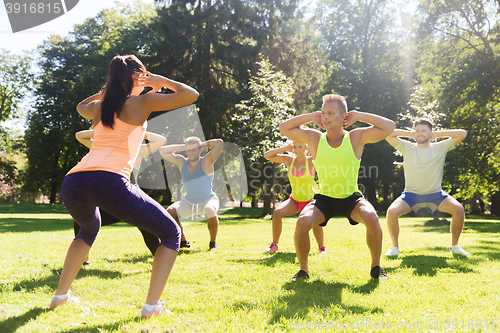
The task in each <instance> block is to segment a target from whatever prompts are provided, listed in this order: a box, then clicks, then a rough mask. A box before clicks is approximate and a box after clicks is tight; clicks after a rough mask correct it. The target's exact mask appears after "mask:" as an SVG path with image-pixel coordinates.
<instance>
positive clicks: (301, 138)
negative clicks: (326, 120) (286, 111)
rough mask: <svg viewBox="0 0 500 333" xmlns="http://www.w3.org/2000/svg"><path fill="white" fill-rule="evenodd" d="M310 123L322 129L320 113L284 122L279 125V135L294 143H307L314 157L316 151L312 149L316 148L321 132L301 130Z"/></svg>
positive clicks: (296, 117) (303, 115) (307, 129)
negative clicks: (281, 134)
mask: <svg viewBox="0 0 500 333" xmlns="http://www.w3.org/2000/svg"><path fill="white" fill-rule="evenodd" d="M310 122H314V123H316V124H317V125H318V126H320V127H321V128H323V127H322V125H321V111H315V112H312V113H308V114H302V115H300V116H295V117H293V118H291V119H288V120H285V121H284V122H282V123H281V124H280V125H279V129H280V131H281V133H283V135H285V136H286V137H287V138H289V139H290V140H292V141H294V142H300V143H307V144H308V145H309V148H311V150H310V151H311V154H313V156H315V154H316V150H315V149H314V148H315V147H316V146H317V141H318V140H319V137H320V136H321V132H320V131H317V130H314V129H309V128H302V125H305V124H308V123H310Z"/></svg>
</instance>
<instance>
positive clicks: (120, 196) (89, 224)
mask: <svg viewBox="0 0 500 333" xmlns="http://www.w3.org/2000/svg"><path fill="white" fill-rule="evenodd" d="M144 87H151V88H152V90H151V91H149V92H148V93H147V94H143V95H140V94H141V93H142V91H143V89H144ZM161 88H167V89H170V90H172V91H173V92H174V93H172V94H157V93H156V92H157V91H158V90H160V89H161ZM197 98H198V92H197V91H196V90H195V89H193V88H191V87H189V86H187V85H185V84H183V83H179V82H176V81H173V80H170V79H168V78H165V77H163V76H161V75H156V74H153V73H150V72H147V71H146V69H145V67H144V65H143V64H142V63H141V61H140V60H139V59H137V58H136V57H135V56H133V55H128V56H116V57H114V58H113V60H112V61H111V63H110V65H109V70H108V77H107V82H106V85H105V86H104V87H103V89H102V90H101V91H100V92H99V93H97V94H95V95H92V96H90V97H88V98H86V99H84V100H83V101H82V102H80V104H78V106H77V111H78V113H80V115H82V116H83V117H84V118H86V119H92V125H93V128H94V140H93V144H92V148H91V149H90V152H89V153H88V154H87V155H86V156H85V157H84V158H83V159H82V161H80V163H78V164H77V166H75V167H74V168H73V169H71V170H70V172H68V174H67V175H66V177H65V179H64V181H63V185H62V188H61V196H62V199H63V203H64V205H65V206H66V209H67V210H68V212H69V213H70V214H71V216H72V217H73V218H74V220H75V221H76V222H77V223H78V225H79V226H80V232H79V233H78V235H77V237H76V238H75V239H74V240H73V242H72V243H71V246H70V247H69V249H68V253H67V255H66V260H65V261H64V266H63V270H62V273H61V278H60V280H59V285H58V287H57V290H56V293H55V296H54V297H53V299H52V301H51V303H50V307H57V306H60V305H63V304H65V303H66V302H67V301H68V300H70V292H69V288H70V286H71V284H72V283H73V280H74V278H75V277H76V274H77V273H78V271H79V269H80V267H81V266H82V264H83V261H84V260H85V257H86V256H87V254H88V253H89V251H90V247H91V246H92V244H93V242H94V239H95V237H96V235H97V233H98V231H99V228H100V224H101V221H100V213H99V208H98V207H101V208H102V209H104V210H106V211H107V212H108V213H110V214H112V215H113V216H116V217H117V218H119V219H121V220H123V221H126V222H127V223H129V224H132V225H134V226H136V227H139V228H142V229H145V230H147V231H149V232H151V233H152V234H154V235H155V236H157V237H158V238H160V240H161V243H160V246H159V247H158V249H157V250H156V254H155V258H154V261H153V269H152V274H151V281H150V286H149V292H148V294H147V297H146V302H145V305H144V307H143V309H142V312H141V315H142V316H145V317H151V316H154V315H159V314H161V313H164V312H168V310H166V309H165V308H164V306H163V304H162V303H161V302H160V296H161V294H162V292H163V289H164V288H165V284H166V282H167V279H168V276H169V274H170V271H171V270H172V267H173V265H174V263H175V259H176V257H177V252H178V250H179V243H180V230H179V227H178V226H177V224H176V223H175V221H174V220H173V219H172V217H171V216H170V214H168V213H167V211H166V210H165V209H164V208H163V207H162V206H161V205H160V204H158V203H157V202H156V201H155V200H153V199H152V198H150V197H149V196H148V195H146V194H145V193H144V192H143V191H142V190H141V189H140V188H138V187H136V186H133V185H132V184H130V173H131V171H132V167H133V165H134V162H135V159H136V157H137V154H138V151H139V147H140V145H141V143H142V140H143V138H144V133H145V131H146V127H147V122H146V120H147V119H148V117H149V115H150V113H151V112H154V111H165V110H173V109H177V108H179V107H183V106H186V105H188V104H191V103H193V102H194V101H196V99H197Z"/></svg>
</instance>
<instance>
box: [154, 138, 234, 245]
mask: <svg viewBox="0 0 500 333" xmlns="http://www.w3.org/2000/svg"><path fill="white" fill-rule="evenodd" d="M223 146H224V142H223V141H222V140H221V139H212V140H208V141H205V142H201V140H200V138H198V137H195V136H192V137H189V138H186V139H185V140H184V144H173V145H168V146H164V147H161V148H160V154H161V155H162V156H163V157H164V158H165V159H166V160H167V161H168V162H170V163H172V164H175V165H177V167H178V168H179V170H180V171H181V177H182V184H183V185H184V190H185V191H186V194H185V195H183V196H182V198H181V200H179V201H177V202H174V203H173V204H172V205H170V207H168V208H167V211H168V212H169V213H170V215H172V217H173V218H174V219H175V221H176V222H177V224H178V225H179V226H180V228H181V245H180V247H181V248H182V247H186V248H189V247H191V244H190V243H189V241H188V240H187V239H186V235H185V234H184V228H183V227H182V224H181V219H187V218H189V217H191V218H193V216H194V215H199V214H200V212H202V213H205V218H206V219H207V227H208V232H209V234H210V242H209V243H208V249H209V250H216V249H218V247H219V246H218V245H217V242H216V238H217V232H218V230H219V217H218V216H217V211H218V210H219V205H220V203H219V198H217V196H216V195H215V193H214V191H213V190H212V188H213V183H212V182H213V179H214V163H215V161H217V159H218V158H219V156H220V154H221V152H222V147H223ZM205 148H208V149H210V151H209V152H208V153H207V154H206V155H204V156H203V157H202V156H201V153H202V152H203V150H204V149H205ZM179 151H186V153H187V158H186V157H184V156H182V155H180V154H176V152H179Z"/></svg>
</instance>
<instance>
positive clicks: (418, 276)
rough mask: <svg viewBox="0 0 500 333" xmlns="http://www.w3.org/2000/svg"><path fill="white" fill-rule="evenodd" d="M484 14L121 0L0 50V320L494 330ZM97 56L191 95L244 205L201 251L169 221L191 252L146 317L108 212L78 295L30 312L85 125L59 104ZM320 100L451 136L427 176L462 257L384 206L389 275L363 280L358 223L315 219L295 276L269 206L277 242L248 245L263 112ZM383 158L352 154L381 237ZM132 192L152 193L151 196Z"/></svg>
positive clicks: (73, 325)
mask: <svg viewBox="0 0 500 333" xmlns="http://www.w3.org/2000/svg"><path fill="white" fill-rule="evenodd" d="M103 2H104V1H103ZM106 3H108V2H106ZM82 4H83V0H81V1H80V5H82ZM77 8H78V7H77ZM499 15H500V2H499V1H493V0H492V1H464V0H453V1H452V0H442V1H433V0H422V1H418V0H417V1H412V2H410V3H407V2H404V1H381V0H359V1H355V0H338V1H313V2H301V1H281V0H274V1H273V0H260V1H238V0H229V1H215V0H212V1H191V2H190V1H155V2H154V5H152V4H151V3H149V4H148V3H141V2H132V3H131V2H130V1H129V2H127V3H122V4H115V5H112V4H110V6H109V8H108V9H105V10H102V11H100V12H99V14H97V15H95V16H91V17H89V18H88V19H87V20H85V21H84V22H83V23H81V24H77V25H75V26H74V28H73V29H72V30H71V32H70V33H68V34H55V35H52V36H50V37H47V38H46V39H45V40H44V42H43V43H42V44H41V45H40V46H39V47H37V48H36V49H35V50H33V51H31V52H28V53H23V54H16V53H15V52H11V51H8V50H5V49H2V50H0V78H1V79H0V126H1V127H0V141H1V142H0V147H1V148H0V178H1V179H0V201H3V202H0V244H1V246H0V262H1V263H2V269H1V272H0V332H30V333H32V332H55V331H57V332H79V333H81V332H175V331H179V332H195V331H196V332H214V331H217V332H248V331H254V332H264V331H266V332H281V331H284V332H290V331H292V332H293V331H297V330H299V329H302V330H304V331H320V330H321V329H323V330H326V331H334V330H342V331H353V330H354V329H357V330H358V331H399V330H407V331H444V330H453V331H457V332H464V331H471V330H475V331H484V332H490V331H498V328H499V325H500V322H499V319H500V318H498V313H500V308H499V304H500V294H499V290H500V289H499V288H498V284H499V282H498V281H500V264H499V260H498V259H499V258H500V245H499V242H498V232H499V231H500V224H499V223H498V218H497V217H495V215H499V214H500V198H499V197H500V194H499V193H498V183H499V172H500V165H499V154H498V153H499V151H498V150H499V149H500V144H499V140H498V138H499V131H500V129H499V126H498V122H499V118H498V113H499V103H500V99H499V98H498V94H499V80H500V75H499V73H498V72H499V69H500V64H499V61H498V60H499V56H498V50H499V43H500V25H499V22H498V18H499ZM19 40H20V41H21V40H22V38H21V37H20V38H19ZM2 46H3V45H2ZM2 46H0V48H1V47H2ZM116 54H135V55H137V56H138V57H139V58H140V59H141V60H143V61H144V63H145V65H146V66H147V68H148V70H150V71H152V72H157V73H160V74H162V75H165V76H167V77H171V78H173V79H175V80H179V81H181V82H186V83H187V84H189V85H191V86H193V87H195V88H196V89H197V90H198V91H199V92H200V98H199V99H198V101H197V102H196V107H197V108H198V114H199V118H200V120H201V124H202V127H203V132H204V134H205V137H206V138H207V139H210V138H222V139H224V141H225V142H232V143H235V144H236V145H238V146H239V147H240V148H241V150H242V152H243V157H244V160H245V164H246V173H247V182H248V184H247V185H248V190H249V195H248V197H247V199H246V200H247V201H248V205H253V206H257V203H258V202H259V201H261V202H262V204H263V205H262V207H258V208H235V209H232V210H229V211H227V212H225V213H224V214H222V215H221V228H220V233H219V235H220V236H219V238H218V242H219V245H220V249H219V250H218V251H217V252H209V251H206V245H207V244H206V243H207V242H208V239H207V231H206V225H205V224H203V223H198V222H193V223H188V224H186V232H187V233H189V237H190V239H191V240H192V244H193V248H192V249H190V250H188V251H181V252H180V255H179V257H178V260H177V262H176V265H175V267H174V271H173V274H172V276H171V278H170V279H169V282H168V284H167V288H166V292H165V293H164V295H163V296H164V297H163V300H164V301H166V303H167V307H168V308H169V309H171V310H172V311H173V313H174V314H173V315H172V316H166V317H161V318H153V319H151V320H149V321H147V320H144V319H140V318H139V317H138V311H139V309H140V308H141V306H142V304H143V301H144V294H145V291H146V290H147V284H148V279H149V275H150V267H151V262H152V257H151V256H150V255H149V253H148V252H147V248H146V247H145V246H144V244H143V242H142V239H141V237H140V234H139V232H138V231H137V230H136V229H135V228H132V227H130V226H128V225H126V224H124V223H121V224H117V225H114V226H110V227H107V228H103V230H101V232H100V235H99V237H98V239H97V240H96V243H95V245H94V247H93V249H92V253H91V255H92V257H91V258H92V265H91V266H90V267H86V268H85V269H82V271H81V272H80V273H79V275H78V277H77V280H76V281H75V283H74V285H73V287H72V291H73V292H74V294H75V295H77V296H78V297H79V298H80V300H81V302H80V303H79V304H69V305H68V306H66V307H61V308H59V309H56V310H49V309H48V303H49V301H50V299H51V297H52V295H53V292H54V290H55V288H56V286H57V282H58V280H59V275H60V272H61V268H62V263H63V260H64V255H65V253H66V250H67V247H68V244H69V243H70V242H71V238H72V230H71V227H72V219H71V217H70V216H69V214H68V213H67V211H66V210H65V208H64V206H63V205H62V204H61V203H60V197H59V192H60V186H61V182H62V180H63V178H64V175H65V173H66V172H67V170H69V169H70V168H71V167H72V166H73V165H74V164H76V163H77V161H78V160H80V159H81V157H82V156H83V155H84V154H85V153H86V152H87V149H86V148H84V147H83V146H81V145H80V144H79V143H78V142H77V141H76V139H75V137H74V133H75V132H77V131H79V130H82V129H88V128H89V127H90V123H89V122H88V121H86V120H84V119H83V118H82V117H80V116H79V115H78V113H77V112H76V110H75V106H76V104H77V103H78V102H79V101H81V100H82V99H84V98H85V97H87V96H89V95H91V94H93V93H95V92H96V91H97V90H99V89H100V88H101V87H102V85H103V84H104V80H105V75H106V71H107V66H108V64H109V61H110V59H111V58H112V57H113V56H114V55H116ZM165 93H168V92H165ZM325 93H338V94H341V95H344V96H346V99H347V102H348V105H349V108H350V109H359V110H363V111H367V112H372V113H376V114H380V115H383V116H386V117H388V118H390V119H392V120H394V121H396V122H397V126H398V127H399V128H407V127H409V126H411V121H412V119H414V118H416V117H419V116H427V117H429V118H431V119H432V120H433V121H435V123H436V124H437V125H438V128H463V129H465V130H467V131H468V136H467V138H466V139H465V140H464V142H463V143H462V144H461V145H460V146H459V147H457V148H456V149H454V150H453V151H451V152H450V153H449V154H448V156H447V164H446V166H445V173H444V182H443V186H444V189H445V190H446V191H448V192H449V193H451V194H453V195H454V196H455V197H456V198H458V199H459V200H460V201H461V202H462V203H463V204H464V206H465V208H466V210H467V213H468V214H467V219H466V223H465V228H464V232H463V235H462V237H461V239H460V244H461V245H462V246H463V247H464V248H465V249H466V250H468V251H470V252H472V253H473V255H472V256H471V257H469V258H463V257H457V256H452V254H450V252H449V251H448V248H447V246H448V245H449V240H450V235H449V221H447V220H443V219H441V220H431V219H429V218H426V217H425V218H424V217H417V218H402V219H401V230H402V233H401V234H402V237H401V241H402V243H403V244H404V247H403V248H402V250H403V253H402V255H401V256H399V257H397V258H394V259H388V258H385V257H384V258H383V259H382V265H383V267H384V268H385V269H386V271H387V272H388V274H389V276H390V277H391V278H390V280H388V281H384V282H383V283H380V284H379V283H378V282H377V281H375V280H371V279H370V277H369V275H368V269H367V267H369V256H368V251H367V249H366V244H365V240H364V229H363V228H362V226H361V227H351V226H349V225H348V223H346V221H345V219H343V218H336V219H332V220H331V221H330V223H329V225H328V227H327V228H326V229H325V234H326V237H325V244H326V246H327V249H328V255H327V256H320V255H318V254H317V253H314V251H312V252H311V255H310V262H311V279H310V280H309V281H308V282H300V283H298V284H294V283H291V282H289V280H290V277H291V276H292V275H293V274H294V273H295V272H296V269H297V262H296V256H295V251H294V247H293V230H294V228H293V227H294V224H295V222H296V216H295V217H290V218H285V219H284V228H283V235H282V242H281V244H280V252H278V253H276V254H275V255H269V254H264V253H263V249H264V248H265V247H266V246H267V245H268V242H269V241H270V240H271V223H270V220H269V215H268V213H270V212H272V203H273V201H276V200H282V199H284V198H285V195H284V193H283V192H282V191H278V190H277V189H284V190H286V189H287V181H286V177H285V176H284V174H283V169H282V166H279V165H275V164H271V163H268V162H266V161H265V160H264V159H263V152H264V151H265V150H267V149H269V148H273V147H276V146H279V145H281V144H282V142H283V141H282V140H283V139H284V138H282V137H281V136H280V134H279V132H278V131H277V130H276V129H277V125H278V123H279V122H280V121H282V120H284V119H288V118H289V117H292V116H294V115H297V114H301V113H307V112H311V111H314V110H319V109H320V107H321V96H322V95H323V94H325ZM19 123H21V124H23V125H22V129H19V127H18V126H13V124H19ZM355 126H364V125H363V124H359V123H358V124H355ZM401 161H402V158H401V157H400V156H397V155H396V154H395V152H394V149H393V148H392V147H390V146H389V145H388V144H387V142H385V141H382V142H380V143H377V144H373V145H367V147H366V148H365V151H364V154H363V159H362V167H363V168H362V169H361V170H362V172H361V173H360V179H359V183H360V185H362V187H363V188H364V192H365V196H366V197H367V198H368V199H369V200H370V202H371V203H372V204H373V205H374V206H375V207H376V208H377V210H378V211H379V213H380V216H381V224H382V227H383V228H384V233H385V235H388V233H387V228H386V223H385V218H384V216H383V213H384V211H385V209H386V208H387V206H388V205H389V204H390V203H391V202H392V200H394V199H395V198H396V197H397V196H398V195H399V193H400V192H401V191H402V189H403V187H404V177H403V171H402V170H401V166H400V162H401ZM266 170H271V171H272V172H269V171H266ZM251 182H252V183H251ZM147 191H148V192H149V194H151V195H152V196H153V197H154V198H155V199H157V200H158V201H160V202H162V204H164V205H168V204H169V203H170V193H169V192H168V191H167V190H153V189H147ZM481 202H483V203H484V211H483V208H482V206H481ZM44 203H53V205H51V204H44ZM483 212H484V213H491V215H479V214H481V213H483ZM261 216H265V217H264V218H261ZM266 216H267V217H266ZM389 246H390V242H389V240H388V237H387V236H386V237H385V239H384V249H387V248H388V247H389ZM436 323H438V325H439V326H436V325H435V324H436ZM352 325H354V326H352Z"/></svg>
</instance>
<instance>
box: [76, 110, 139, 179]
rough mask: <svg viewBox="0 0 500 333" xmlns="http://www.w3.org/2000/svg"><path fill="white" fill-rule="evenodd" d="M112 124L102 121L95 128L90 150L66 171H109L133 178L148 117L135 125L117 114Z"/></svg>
mask: <svg viewBox="0 0 500 333" xmlns="http://www.w3.org/2000/svg"><path fill="white" fill-rule="evenodd" d="M114 120H115V123H114V125H113V128H109V127H106V126H104V125H103V124H102V121H100V122H99V123H98V124H97V125H96V126H95V128H94V139H93V141H92V147H91V148H90V151H89V152H88V153H87V155H85V156H84V157H83V158H82V160H81V161H80V162H79V163H78V164H77V165H76V166H74V167H73V168H72V169H71V170H70V171H69V172H68V173H67V174H68V175H69V174H71V173H75V172H82V171H108V172H112V173H117V174H119V175H121V176H123V177H125V178H127V179H130V173H131V172H132V169H133V167H134V162H135V159H136V158H137V154H138V153H139V149H140V147H141V144H142V141H143V139H144V133H146V127H147V121H145V122H144V123H143V124H142V125H140V126H137V125H132V124H128V123H126V122H123V121H121V120H120V119H119V118H118V117H117V116H116V114H115V117H114Z"/></svg>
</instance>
